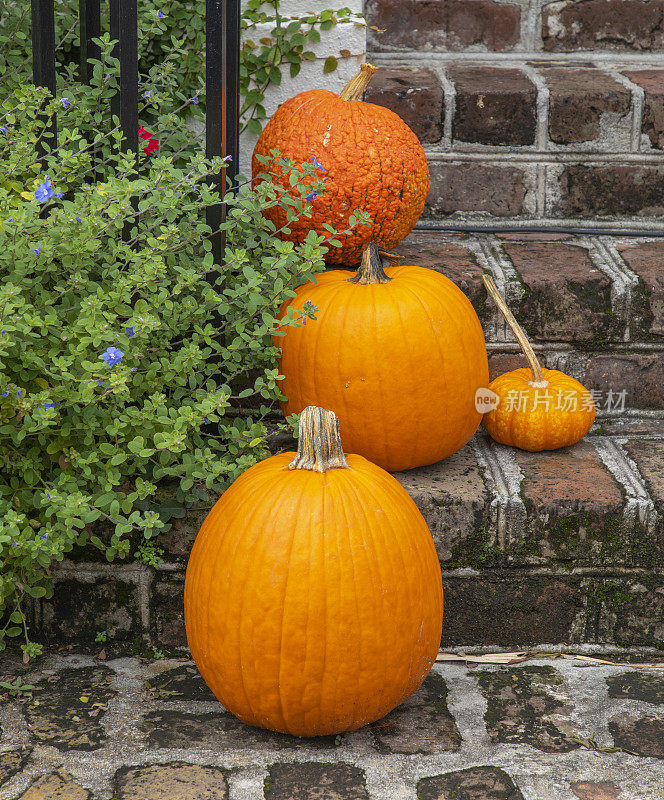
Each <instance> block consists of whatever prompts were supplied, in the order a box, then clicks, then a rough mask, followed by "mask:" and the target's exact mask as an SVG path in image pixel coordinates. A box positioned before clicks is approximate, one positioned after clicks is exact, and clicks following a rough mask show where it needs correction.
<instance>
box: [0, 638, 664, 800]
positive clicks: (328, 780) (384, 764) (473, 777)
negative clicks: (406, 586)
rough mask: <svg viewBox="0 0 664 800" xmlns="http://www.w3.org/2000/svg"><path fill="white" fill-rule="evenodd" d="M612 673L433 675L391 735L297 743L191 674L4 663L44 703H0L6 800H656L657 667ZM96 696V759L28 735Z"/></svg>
mask: <svg viewBox="0 0 664 800" xmlns="http://www.w3.org/2000/svg"><path fill="white" fill-rule="evenodd" d="M626 655H627V654H626V653H623V654H622V657H623V658H624V657H625V656H626ZM554 656H555V657H554ZM610 660H611V661H614V662H616V663H614V664H612V663H595V662H589V661H587V660H586V661H584V660H580V659H576V658H573V657H572V656H561V655H559V654H558V655H557V656H556V654H555V653H552V654H551V655H550V656H548V657H546V658H544V657H542V655H541V653H540V655H537V653H535V654H534V655H533V656H532V658H530V659H529V660H527V661H525V662H523V663H517V664H512V665H506V666H499V665H492V664H482V665H481V666H473V665H472V664H464V663H463V662H458V663H449V662H448V663H440V664H437V665H436V666H435V667H434V669H433V671H432V672H431V674H430V676H429V677H428V678H427V680H426V681H425V683H424V685H423V686H422V687H421V688H420V690H419V691H418V692H417V693H416V694H415V695H414V696H413V697H412V698H410V699H409V700H407V701H406V702H405V703H404V704H403V705H402V706H401V707H399V708H397V709H396V710H395V711H393V712H392V713H391V714H389V715H388V716H387V717H386V718H385V719H384V720H380V721H378V722H376V723H374V724H372V725H370V726H367V727H366V728H363V729H360V730H358V731H354V732H351V733H347V734H345V735H343V736H339V737H322V738H320V739H295V738H294V737H288V736H282V735H280V734H274V733H270V732H268V731H263V730H259V729H256V728H250V727H247V726H245V725H243V724H242V723H240V722H239V721H237V720H235V718H234V717H231V716H230V715H229V714H228V713H227V712H226V711H225V710H224V709H223V708H222V707H221V706H220V705H219V703H217V702H216V701H215V700H212V699H210V697H211V696H210V695H209V694H208V693H207V692H206V691H204V690H203V688H202V684H201V681H200V680H197V679H196V678H195V674H196V673H195V666H194V665H193V663H192V662H191V661H183V660H176V659H169V658H165V659H160V660H159V661H152V662H151V661H148V660H146V659H139V658H130V657H123V658H117V659H110V660H108V661H107V662H106V663H105V664H98V663H95V660H94V659H92V658H91V657H89V656H86V655H83V654H76V653H72V654H70V655H68V656H62V655H59V654H56V653H54V654H50V655H47V656H46V657H45V658H43V659H41V660H40V662H39V663H38V665H37V666H36V667H33V666H32V665H28V667H27V668H26V667H24V666H23V665H22V664H21V663H20V659H18V658H14V657H13V656H12V654H11V653H10V654H7V653H5V654H4V655H3V657H2V660H1V661H0V673H1V674H2V675H3V676H5V677H9V676H11V675H13V674H17V673H20V674H21V676H22V679H24V680H29V681H30V682H31V683H33V684H36V685H39V686H43V687H44V688H42V689H40V690H39V691H38V692H37V691H36V692H34V698H33V701H32V702H31V701H30V700H29V699H23V700H19V699H8V698H6V699H5V701H4V702H2V703H0V723H1V724H2V726H3V739H2V741H1V742H0V769H4V770H5V771H4V772H0V776H1V779H2V780H3V782H2V783H0V800H93V798H94V800H111V798H114V800H440V798H444V799H445V800H451V799H452V798H454V800H554V798H555V800H584V799H585V800H661V795H660V794H659V793H660V790H661V787H662V785H663V784H664V745H663V743H664V703H663V702H662V701H663V700H664V696H663V692H664V689H663V688H662V687H663V683H662V681H664V660H661V659H660V660H659V661H658V662H653V663H648V662H647V661H644V662H642V663H638V662H635V663H634V665H633V666H626V665H625V663H622V662H621V656H620V655H618V654H616V655H615V656H614V657H613V658H612V659H610ZM109 677H110V682H109V681H108V678H109ZM53 678H57V680H52V679H53ZM49 679H50V681H49ZM146 680H147V681H149V683H150V685H151V686H152V687H157V686H163V687H165V688H164V691H163V692H162V693H159V694H156V693H155V692H150V691H140V687H142V686H143V685H144V684H145V681H146ZM65 683H66V684H67V685H69V687H70V691H69V693H67V694H65V693H64V692H63V690H62V689H61V688H60V687H61V686H63V685H64V684H65ZM95 686H96V687H98V688H97V691H102V690H103V691H104V692H110V693H112V696H110V697H106V699H105V705H107V707H108V708H107V710H106V711H105V712H104V715H103V717H101V726H102V727H103V729H104V731H105V734H106V735H105V736H104V737H103V738H100V739H98V740H97V741H96V742H95V747H94V749H92V748H90V747H89V743H90V742H89V738H90V734H89V732H88V733H86V734H85V735H84V736H82V737H80V738H77V737H74V736H70V737H69V738H68V739H67V748H66V749H61V748H58V747H57V744H56V746H55V747H54V741H53V740H52V739H48V738H43V737H42V736H41V735H40V731H39V729H35V728H32V729H31V728H29V727H28V725H27V723H28V722H29V720H31V719H33V716H32V715H33V711H34V709H31V708H30V707H31V705H34V699H36V698H37V696H39V700H40V705H41V704H43V705H44V706H45V707H48V709H49V711H48V718H49V724H50V725H51V726H52V727H53V728H54V729H57V730H60V731H65V730H70V729H75V728H76V727H77V726H79V729H80V730H85V729H86V721H85V720H84V719H83V718H82V717H81V716H80V715H79V714H76V716H77V717H78V721H76V720H74V719H73V716H72V714H71V711H70V706H71V707H73V708H75V709H78V707H79V706H80V705H81V703H80V702H77V700H78V698H80V696H81V695H78V698H77V697H76V695H77V694H78V693H79V692H82V691H88V692H90V696H92V693H93V692H94V691H95V688H94V687H95ZM99 687H101V689H100V688H99ZM172 687H177V688H178V689H180V690H181V691H180V692H178V694H168V691H169V690H172ZM83 696H87V695H83ZM83 705H86V704H83ZM38 708H39V706H38ZM127 731H132V732H134V735H132V736H127ZM155 731H159V736H158V740H156V739H155V738H154V734H155ZM581 742H585V745H584V746H582V745H581Z"/></svg>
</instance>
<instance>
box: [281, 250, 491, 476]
mask: <svg viewBox="0 0 664 800" xmlns="http://www.w3.org/2000/svg"><path fill="white" fill-rule="evenodd" d="M307 302H309V303H311V304H313V305H314V306H315V307H316V308H317V309H318V311H317V312H316V319H315V320H310V321H308V322H307V324H306V325H302V326H300V327H290V328H288V329H287V331H286V334H285V336H282V337H279V338H275V340H274V341H275V344H276V345H277V346H278V347H280V348H281V358H280V362H279V368H280V372H281V374H283V376H284V378H283V380H282V382H281V390H282V392H283V393H284V395H285V396H286V397H287V398H288V399H287V400H286V401H285V402H283V403H282V408H283V411H284V414H286V415H287V416H288V415H289V414H293V413H299V412H300V411H302V409H303V408H305V407H306V406H308V405H319V406H323V407H324V408H330V409H332V410H333V411H334V413H335V414H337V416H338V417H339V419H340V421H341V437H342V442H343V445H344V449H345V450H346V451H347V452H351V453H359V454H360V455H363V456H364V457H365V458H368V459H369V460H370V461H373V462H374V463H375V464H378V465H379V466H381V467H383V468H384V469H388V470H392V471H393V470H402V469H411V468H412V467H421V466H424V465H425V464H432V463H434V462H435V461H439V460H440V459H442V458H446V457H447V456H450V455H451V454H452V453H454V452H456V451H457V450H459V449H460V448H461V447H463V445H465V444H466V442H467V441H468V440H469V439H470V438H471V437H472V436H473V434H474V433H475V431H476V430H477V428H478V427H479V425H480V422H481V420H482V415H481V414H480V412H479V411H477V409H476V408H475V392H476V391H477V389H479V388H481V387H486V386H487V385H488V383H489V367H488V362H487V354H486V346H485V343H484V335H483V333H482V326H481V325H480V321H479V319H478V318H477V314H476V313H475V311H474V309H473V307H472V305H471V304H470V301H469V300H468V298H467V297H466V296H465V295H464V294H463V292H462V291H461V290H460V289H459V288H458V287H457V286H456V285H455V284H454V283H452V281H450V280H449V279H448V278H446V277H445V276H444V275H441V274H440V273H439V272H436V271H435V270H431V269H425V268H423V267H417V266H405V265H404V266H390V267H386V268H384V266H383V262H382V259H381V256H380V253H379V250H378V248H377V246H376V244H375V243H371V244H369V245H367V246H366V248H365V250H364V253H363V256H362V263H361V265H360V268H359V270H358V271H357V274H356V275H354V276H352V275H351V274H349V273H348V272H346V271H342V270H330V271H328V272H325V273H323V274H321V275H318V276H317V283H307V284H306V285H304V286H301V287H299V288H298V289H297V290H296V297H295V299H293V300H292V301H289V302H287V303H285V304H284V305H283V306H282V308H281V311H280V316H284V315H285V314H286V313H287V309H288V306H292V307H293V308H294V309H296V310H300V311H301V309H302V307H303V306H304V305H305V303H307Z"/></svg>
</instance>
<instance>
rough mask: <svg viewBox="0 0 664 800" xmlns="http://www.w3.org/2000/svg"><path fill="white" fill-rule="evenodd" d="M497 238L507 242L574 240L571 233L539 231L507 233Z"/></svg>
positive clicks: (497, 235) (498, 235)
mask: <svg viewBox="0 0 664 800" xmlns="http://www.w3.org/2000/svg"><path fill="white" fill-rule="evenodd" d="M496 237H497V238H498V239H502V240H503V241H505V242H566V241H568V240H569V239H573V238H574V235H573V234H571V233H553V232H547V231H538V232H536V233H528V232H525V231H507V232H506V233H497V234H496Z"/></svg>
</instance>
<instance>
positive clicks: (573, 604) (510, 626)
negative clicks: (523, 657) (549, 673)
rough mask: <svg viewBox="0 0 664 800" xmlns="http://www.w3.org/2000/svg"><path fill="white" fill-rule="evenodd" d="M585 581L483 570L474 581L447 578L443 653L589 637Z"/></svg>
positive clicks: (473, 578) (513, 571) (515, 571)
mask: <svg viewBox="0 0 664 800" xmlns="http://www.w3.org/2000/svg"><path fill="white" fill-rule="evenodd" d="M587 583H588V582H587V581H584V580H582V579H581V578H577V577H572V578H570V577H557V576H546V575H541V576H540V575H538V576H532V575H528V576H526V575H524V574H523V573H522V572H521V571H520V570H519V571H517V570H499V571H498V570H497V571H490V570H483V571H482V573H481V574H480V575H478V576H477V577H476V578H475V577H470V576H469V577H465V576H464V577H459V576H456V575H447V574H444V575H443V586H444V591H445V615H444V617H443V634H442V639H441V645H442V647H443V648H447V647H457V646H463V645H467V646H469V645H484V646H486V645H496V646H498V647H527V646H530V645H536V644H541V643H542V642H547V643H550V644H555V643H557V642H572V641H578V640H579V639H580V638H583V636H584V633H585V623H584V621H583V620H584V618H585V608H586V591H587Z"/></svg>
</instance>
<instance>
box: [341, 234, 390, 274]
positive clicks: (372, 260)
mask: <svg viewBox="0 0 664 800" xmlns="http://www.w3.org/2000/svg"><path fill="white" fill-rule="evenodd" d="M380 256H381V254H380V250H379V249H378V245H377V244H376V242H369V244H368V245H366V246H365V248H364V250H363V251H362V261H361V262H360V268H359V269H358V270H357V272H356V273H355V275H353V277H352V278H348V283H361V284H369V283H389V282H390V281H391V280H392V278H388V277H387V275H386V274H385V271H384V270H383V259H382V258H381V257H380Z"/></svg>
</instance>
